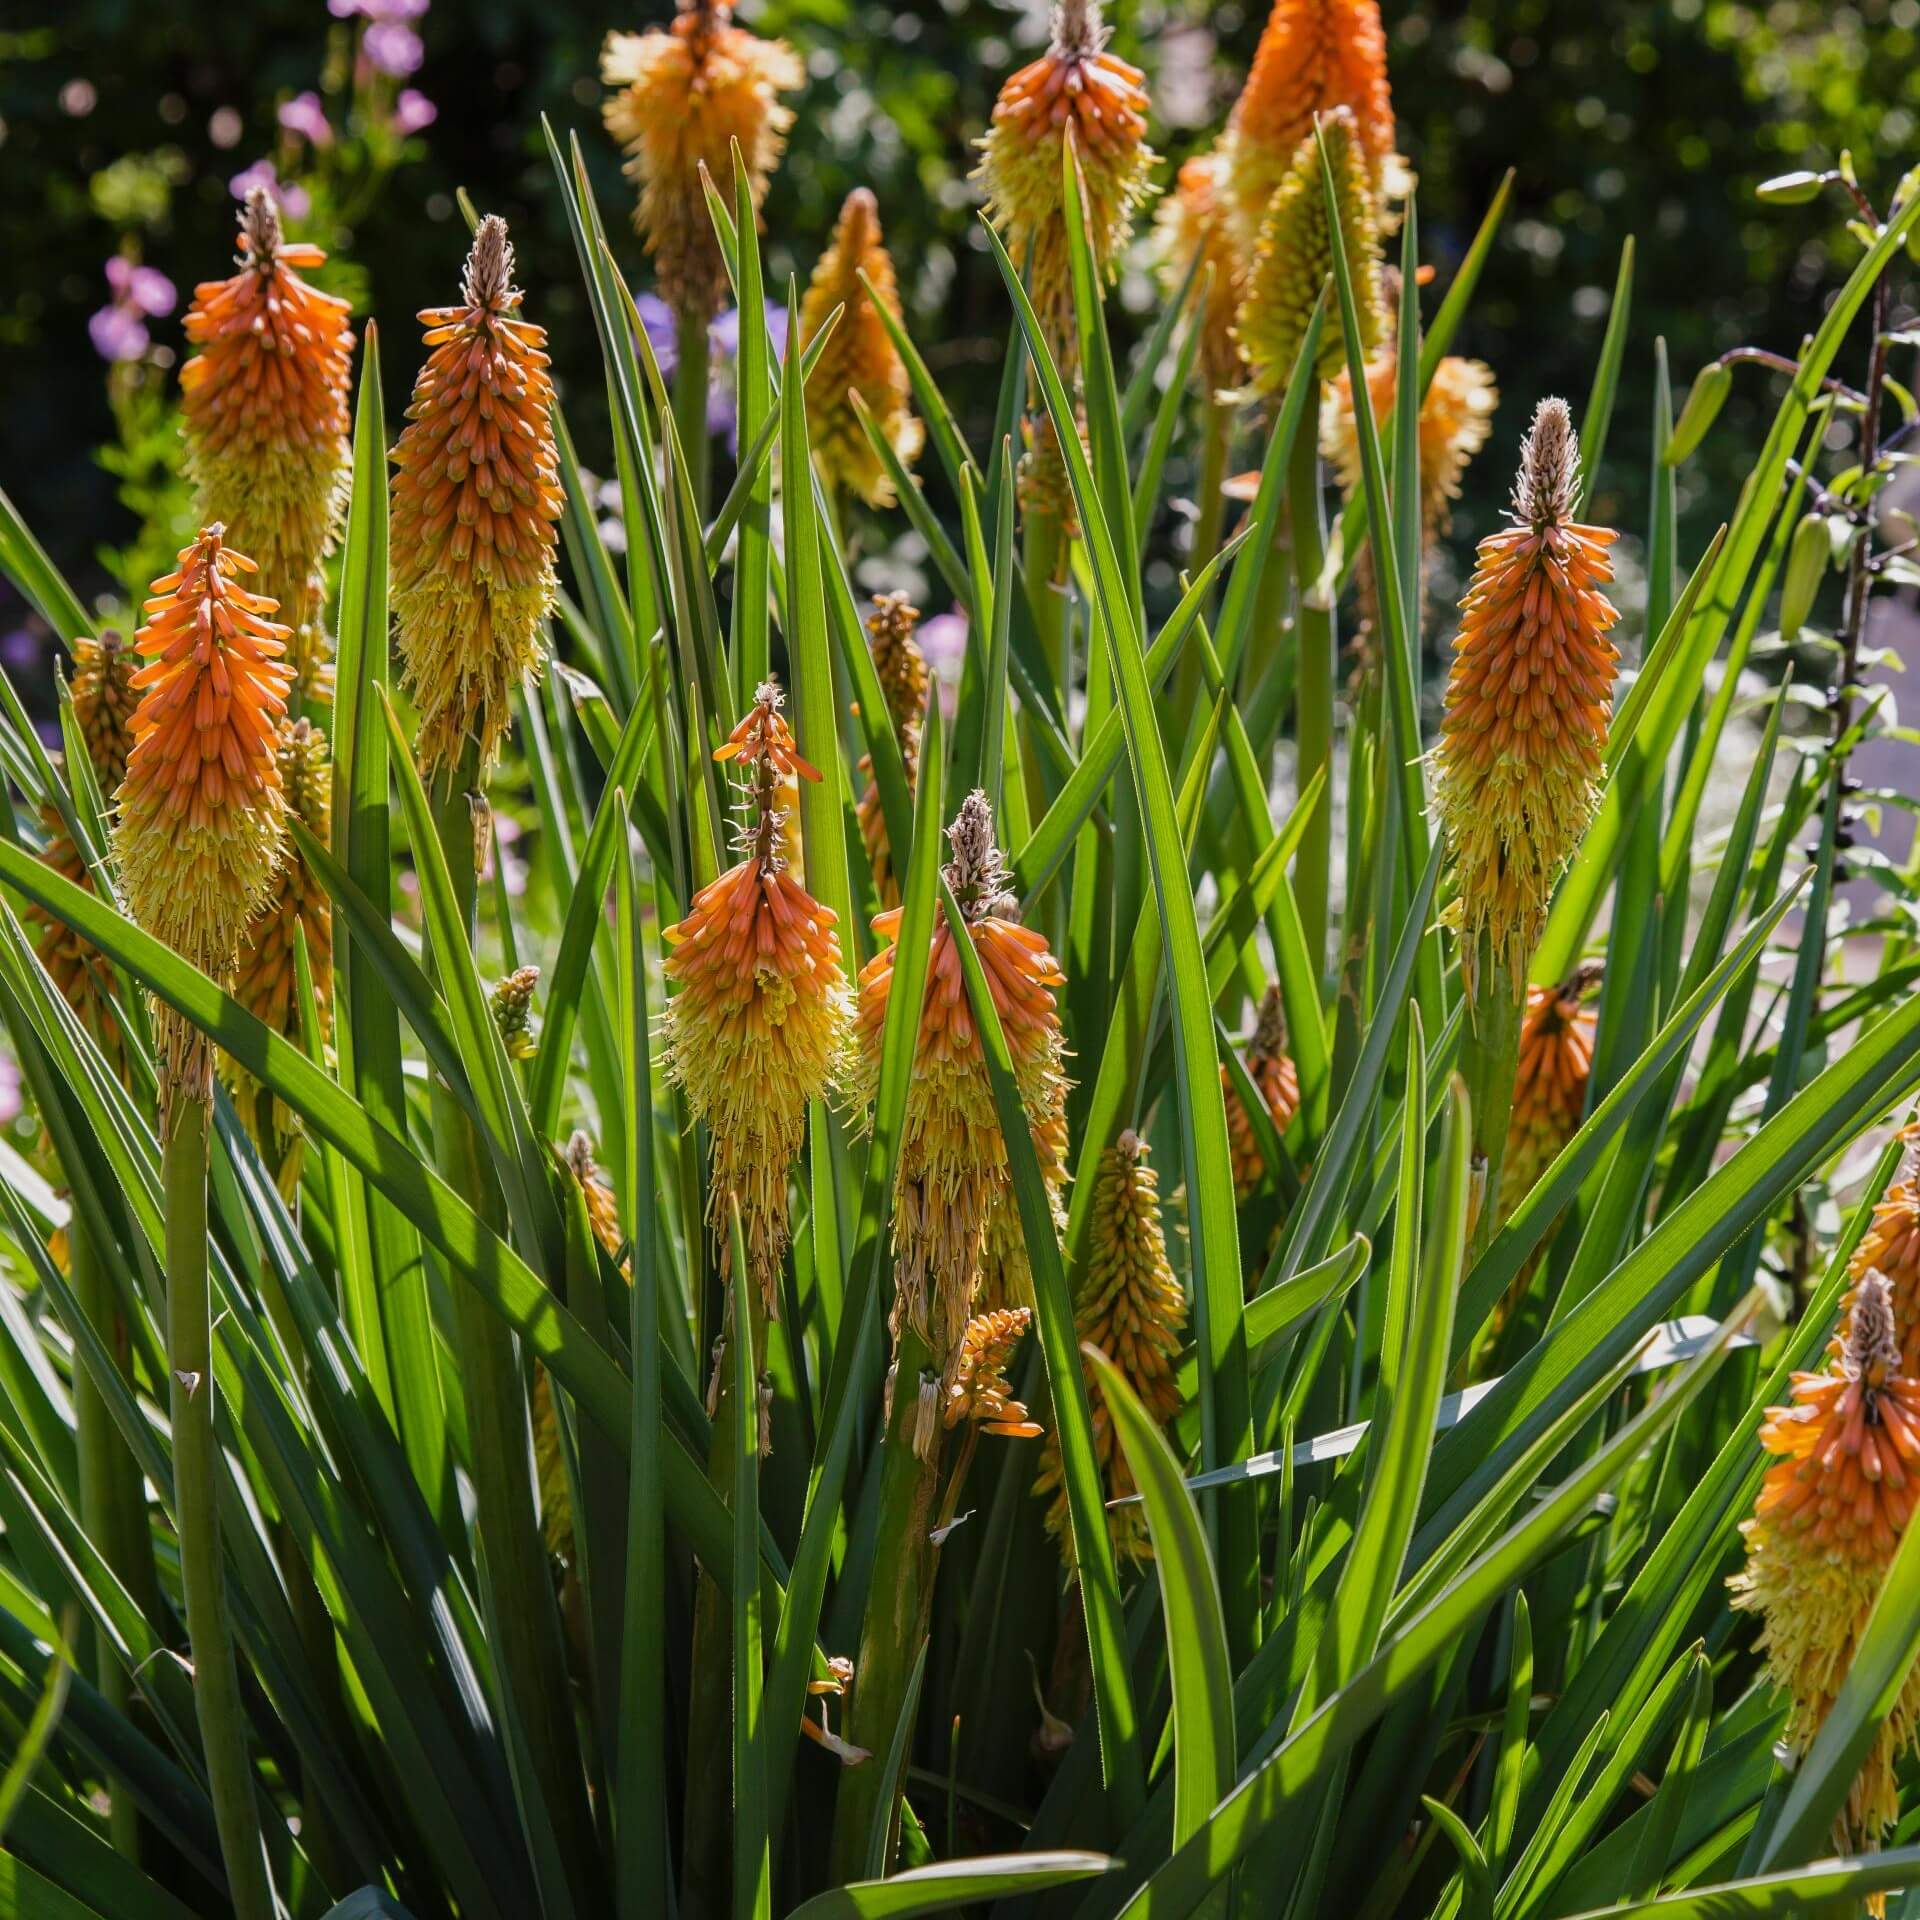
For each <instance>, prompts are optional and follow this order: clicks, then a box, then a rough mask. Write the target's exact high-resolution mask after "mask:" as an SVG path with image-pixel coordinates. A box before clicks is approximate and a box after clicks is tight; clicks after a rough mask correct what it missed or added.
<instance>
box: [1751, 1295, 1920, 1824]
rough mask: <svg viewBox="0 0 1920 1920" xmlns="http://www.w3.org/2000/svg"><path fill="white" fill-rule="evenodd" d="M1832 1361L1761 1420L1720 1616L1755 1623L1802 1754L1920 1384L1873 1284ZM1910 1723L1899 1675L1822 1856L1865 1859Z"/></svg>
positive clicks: (1913, 1714)
mask: <svg viewBox="0 0 1920 1920" xmlns="http://www.w3.org/2000/svg"><path fill="white" fill-rule="evenodd" d="M1838 1345H1839V1351H1838V1354H1837V1356H1836V1357H1835V1359H1834V1361H1833V1363H1832V1365H1831V1366H1830V1367H1829V1368H1828V1369H1826V1370H1823V1371H1821V1372H1819V1373H1796V1374H1795V1375H1794V1376H1793V1400H1792V1404H1791V1405H1790V1406H1785V1407H1772V1408H1769V1409H1768V1414H1767V1423H1766V1425H1765V1426H1763V1427H1762V1428H1761V1429H1760V1444H1761V1445H1762V1446H1763V1447H1764V1448H1765V1449H1766V1451H1767V1452H1768V1453H1770V1454H1772V1455H1774V1456H1775V1464H1774V1465H1773V1466H1771V1467H1769V1468H1768V1470H1767V1474H1766V1477H1765V1479H1763V1480H1762V1481H1761V1483H1760V1495H1759V1499H1758V1500H1757V1501H1756V1503H1755V1506H1754V1511H1753V1517H1752V1518H1751V1519H1749V1520H1747V1521H1745V1522H1743V1523H1742V1526H1741V1532H1742V1533H1743V1534H1744V1535H1745V1536H1746V1543H1747V1559H1746V1565H1745V1567H1744V1568H1743V1569H1742V1570H1741V1571H1740V1572H1739V1573H1738V1574H1736V1575H1735V1576H1734V1577H1733V1579H1732V1580H1731V1581H1730V1582H1729V1585H1730V1586H1731V1587H1732V1589H1733V1604H1734V1605H1735V1606H1736V1607H1739V1608H1742V1609H1744V1610H1746V1611H1748V1612H1751V1613H1757V1614H1759V1615H1760V1617H1761V1622H1762V1626H1761V1633H1760V1641H1759V1644H1760V1649H1761V1651H1762V1652H1763V1653H1764V1654H1765V1655H1766V1661H1767V1669H1768V1672H1769V1674H1770V1675H1771V1677H1772V1679H1773V1683H1774V1685H1775V1686H1777V1687H1779V1688H1780V1689H1781V1691H1782V1692H1784V1693H1785V1694H1786V1695H1787V1697H1788V1701H1789V1710H1788V1715H1787V1730H1786V1739H1787V1744H1788V1746H1789V1747H1791V1748H1792V1750H1793V1751H1794V1752H1795V1753H1796V1754H1803V1753H1805V1752H1806V1751H1807V1749H1808V1748H1809V1747H1810V1746H1812V1744H1813V1741H1814V1739H1815V1736H1816V1735H1817V1734H1818V1733H1819V1731H1820V1728H1821V1726H1822V1724H1823V1723H1824V1722H1825V1720H1826V1717H1827V1715H1828V1714H1829V1713H1830V1712H1831V1711H1832V1708H1833V1703H1834V1699H1835V1697H1836V1695H1837V1694H1838V1693H1839V1690H1840V1686H1841V1683H1842V1682H1843V1681H1844V1680H1845V1678H1846V1675H1847V1670H1848V1668H1849V1667H1850V1666H1851V1665H1852V1662H1853V1656H1854V1652H1855V1650H1856V1648H1857V1647H1858V1645H1859V1641H1860V1635H1861V1632H1862V1630H1863V1629H1864V1628H1865V1626H1866V1622H1867V1616H1868V1614H1869V1613H1870V1612H1871V1611H1872V1609H1873V1604H1874V1601H1875V1599H1876V1598H1877V1597H1878V1595H1879V1592H1880V1587H1881V1583H1882V1582H1883V1581H1884V1579H1885V1578H1886V1571H1887V1566H1888V1563H1889V1562H1890V1561H1891V1560H1892V1558H1893V1554H1894V1549H1895V1548H1896V1547H1897V1546H1898V1545H1899V1543H1900V1536H1901V1534H1902V1533H1903V1532H1904V1531H1905V1529H1906V1526H1907V1523H1908V1521H1909V1520H1910V1519H1911V1518H1912V1515H1913V1507H1914V1500H1915V1495H1916V1491H1917V1490H1920V1380H1915V1379H1914V1378H1912V1377H1911V1376H1910V1375H1908V1374H1905V1373H1903V1372H1902V1371H1901V1369H1900V1351H1899V1345H1898V1342H1897V1340H1896V1338H1895V1335H1894V1326H1893V1307H1892V1302H1891V1300H1890V1299H1889V1297H1888V1290H1887V1283H1886V1281H1885V1279H1884V1277H1883V1276H1882V1275H1880V1274H1879V1273H1878V1272H1877V1271H1875V1270H1873V1269H1871V1268H1870V1269H1868V1270H1867V1271H1866V1272H1865V1273H1863V1274H1862V1275H1861V1277H1860V1279H1859V1280H1858V1281H1857V1282H1856V1284H1855V1286H1854V1290H1853V1304H1852V1306H1851V1308H1850V1309H1849V1311H1848V1314H1847V1319H1846V1325H1845V1330H1844V1332H1843V1334H1842V1336H1841V1339H1840V1341H1839V1343H1838ZM1916 1725H1920V1672H1917V1673H1909V1674H1908V1676H1907V1679H1906V1682H1905V1684H1904V1685H1903V1687H1902V1688H1901V1691H1900V1693H1899V1695H1898V1696H1897V1697H1896V1699H1895V1700H1894V1703H1893V1707H1892V1711H1891V1712H1890V1713H1889V1714H1888V1715H1887V1717H1886V1719H1885V1720H1884V1721H1883V1722H1882V1723H1881V1726H1880V1730H1879V1732H1878V1733H1877V1734H1876V1735H1875V1737H1874V1742H1873V1745H1872V1746H1871V1747H1870V1748H1869V1749H1868V1752H1867V1755H1866V1758H1865V1760H1864V1761H1863V1762H1862V1764H1861V1768H1860V1772H1859V1774H1858V1775H1857V1776H1856V1777H1855V1779H1854V1782H1853V1786H1852V1788H1851V1789H1850V1791H1849V1793H1848V1795H1847V1801H1846V1804H1845V1806H1844V1807H1843V1808H1842V1809H1841V1812H1840V1814H1839V1816H1838V1817H1837V1819H1836V1820H1835V1822H1834V1844H1835V1848H1836V1851H1838V1852H1841V1853H1854V1852H1858V1851H1862V1850H1871V1849H1874V1848H1877V1847H1878V1846H1879V1844H1880V1841H1881V1839H1882V1837H1883V1836H1884V1834H1885V1833H1886V1831H1887V1830H1888V1829H1889V1828H1890V1827H1891V1826H1892V1825H1893V1823H1894V1821H1895V1820H1896V1818H1897V1817H1898V1815H1899V1811H1900V1803H1899V1795H1898V1792H1897V1790H1896V1788H1895V1784H1894V1767H1895V1764H1896V1762H1897V1761H1898V1759H1899V1757H1900V1756H1901V1754H1903V1753H1904V1752H1906V1751H1907V1750H1909V1749H1910V1748H1911V1747H1912V1746H1913V1744H1914V1734H1915V1729H1916Z"/></svg>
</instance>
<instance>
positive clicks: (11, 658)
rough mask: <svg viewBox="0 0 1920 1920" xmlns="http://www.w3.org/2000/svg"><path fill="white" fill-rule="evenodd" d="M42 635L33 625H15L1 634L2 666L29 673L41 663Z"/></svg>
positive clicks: (0, 652) (14, 671) (0, 658)
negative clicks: (36, 631) (8, 631)
mask: <svg viewBox="0 0 1920 1920" xmlns="http://www.w3.org/2000/svg"><path fill="white" fill-rule="evenodd" d="M40 653H41V644H40V636H39V635H38V634H37V633H35V632H34V630H33V629H32V628H31V627H15V628H14V629H13V630H12V631H11V632H10V633H5V634H0V666H5V667H6V668H7V669H8V670H9V671H10V672H13V673H27V672H30V671H31V670H32V669H33V668H35V667H37V666H38V665H39V664H40Z"/></svg>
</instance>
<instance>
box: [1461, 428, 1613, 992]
mask: <svg viewBox="0 0 1920 1920" xmlns="http://www.w3.org/2000/svg"><path fill="white" fill-rule="evenodd" d="M1579 458H1580V456H1579V446H1578V443H1577V442H1576V440H1575V437H1574V431H1573V419H1572V416H1571V415H1570V414H1569V413H1568V411H1567V403H1566V402H1565V401H1564V400H1543V401H1541V403H1540V405H1539V408H1538V410H1537V411H1536V412H1535V414H1534V416H1533V425H1532V427H1531V428H1530V429H1529V430H1528V433H1527V439H1526V445H1525V447H1524V448H1523V449H1522V451H1521V456H1520V474H1519V478H1518V480H1517V481H1516V482H1515V485H1514V490H1513V515H1512V517H1513V522H1514V524H1513V525H1512V526H1511V527H1509V528H1507V529H1506V531H1504V532H1502V533H1495V534H1489V535H1488V537H1487V538H1486V539H1484V540H1482V541H1481V542H1480V548H1479V560H1478V563H1477V564H1476V566H1475V568H1474V573H1473V581H1472V584H1471V585H1470V586H1469V587H1468V589H1467V597H1466V598H1465V600H1463V601H1462V602H1461V608H1462V617H1461V622H1460V633H1459V636H1458V638H1457V639H1456V640H1455V641H1454V659H1453V669H1452V672H1451V673H1450V675H1449V676H1448V680H1447V703H1446V714H1445V717H1444V719H1443V720H1442V722H1441V739H1440V745H1439V748H1438V749H1437V751H1436V754H1435V762H1436V779H1435V796H1434V797H1435V804H1436V806H1437V807H1438V809H1439V813H1440V818H1441V821H1442V824H1443V825H1444V827H1445V829H1446V835H1447V840H1448V845H1449V849H1450V854H1451V858H1452V862H1453V872H1454V879H1455V884H1456V886H1457V889H1458V892H1457V896H1456V898H1455V899H1454V901H1453V903H1452V904H1451V906H1450V907H1449V908H1448V910H1447V921H1448V924H1449V925H1451V926H1452V927H1453V928H1454V929H1455V931H1456V932H1457V933H1458V934H1459V935H1460V936H1461V939H1462V942H1463V945H1462V956H1463V964H1464V966H1465V967H1466V969H1467V983H1468V990H1469V993H1470V994H1474V995H1477V994H1478V993H1479V992H1480V991H1481V990H1482V983H1481V982H1480V980H1479V973H1480V970H1481V967H1482V965H1483V963H1484V964H1491V965H1493V966H1495V967H1497V968H1498V969H1499V970H1500V971H1501V972H1502V973H1503V974H1504V976H1505V982H1506V984H1505V987H1504V991H1505V992H1506V993H1507V994H1508V996H1509V997H1510V998H1511V999H1512V1000H1513V1001H1514V1002H1515V1003H1516V1004H1517V1003H1518V1001H1519V999H1520V996H1521V993H1522V991H1523V988H1524V984H1525V981H1526V971H1527V962H1528V960H1529V958H1530V957H1531V956H1532V953H1533V950H1534V948H1535V946H1537V945H1538V944H1539V939H1540V931H1541V928H1542V927H1543V926H1544V925H1545V922H1546V915H1547V905H1548V902H1549V900H1550V899H1551V897H1552V894H1553V886H1554V882H1555V881H1556V880H1557V879H1558V878H1559V875H1560V870H1561V869H1562V868H1563V867H1564V866H1565V865H1566V863H1567V861H1568V860H1569V859H1571V858H1572V856H1573V853H1574V850H1575V849H1576V848H1577V847H1578V846H1579V844H1580V840H1581V837H1582V836H1583V835H1584V834H1585V832H1586V830H1587V827H1588V825H1589V823H1590V822H1591V821H1592V818H1593V812H1594V808H1595V806H1596V805H1597V803H1598V799H1599V779H1600V769H1601V755H1602V752H1603V750H1604V748H1605V746H1606V739H1607V724H1608V719H1609V715H1610V711H1611V699H1612V693H1613V676H1614V669H1615V668H1616V667H1617V666H1618V664H1619V660H1620V656H1619V654H1618V652H1617V651H1616V650H1615V649H1614V647H1613V644H1612V642H1611V641H1609V640H1608V638H1607V634H1608V631H1609V630H1610V629H1611V627H1612V626H1613V624H1614V622H1615V621H1616V620H1617V619H1618V618H1619V615H1618V614H1617V613H1616V612H1615V611H1614V608H1613V606H1612V603H1611V602H1610V601H1609V600H1608V599H1607V597H1606V595H1605V594H1604V593H1603V592H1602V591H1601V589H1602V588H1603V587H1604V586H1605V585H1606V584H1607V582H1608V581H1610V580H1611V579H1612V578H1613V567H1612V563H1611V561H1610V560H1609V558H1608V555H1607V549H1608V548H1609V547H1611V546H1612V545H1613V542H1614V538H1615V536H1614V534H1613V532H1612V531H1611V530H1610V529H1608V528H1604V527H1589V526H1582V525H1580V524H1578V523H1577V522H1576V521H1575V520H1574V518H1573V502H1574V493H1575V488H1576V483H1577V475H1578V471H1579ZM1483 946H1484V947H1485V949H1486V952H1485V956H1484V962H1483V955H1482V953H1481V951H1480V950H1481V948H1482V947H1483Z"/></svg>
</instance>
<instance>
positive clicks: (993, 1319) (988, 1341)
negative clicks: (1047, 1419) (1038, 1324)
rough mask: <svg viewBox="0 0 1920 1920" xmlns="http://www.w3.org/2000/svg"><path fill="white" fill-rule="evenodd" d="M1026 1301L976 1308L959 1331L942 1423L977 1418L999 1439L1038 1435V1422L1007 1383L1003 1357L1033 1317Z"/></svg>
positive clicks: (1010, 1353) (1008, 1357) (1009, 1355)
mask: <svg viewBox="0 0 1920 1920" xmlns="http://www.w3.org/2000/svg"><path fill="white" fill-rule="evenodd" d="M1032 1319H1033V1314H1032V1312H1031V1310H1030V1309H1028V1308H1026V1307H1002V1308H999V1309H997V1310H996V1311H994V1312H992V1313H976V1314H975V1315H974V1316H973V1318H972V1319H971V1320H969V1321H968V1322H967V1325H966V1330H965V1332H964V1333H962V1335H961V1336H960V1358H959V1359H958V1360H957V1361H956V1362H955V1363H954V1369H953V1380H952V1383H951V1384H950V1385H949V1386H948V1388H947V1408H946V1414H945V1423H946V1425H948V1426H949V1427H957V1426H958V1425H959V1424H960V1422H961V1421H963V1420H974V1421H978V1422H979V1424H980V1427H981V1429H982V1431H983V1432H986V1433H992V1434H997V1435H999V1436H1000V1438H1001V1439H1003V1440H1032V1439H1036V1438H1037V1437H1038V1436H1039V1434H1040V1432H1041V1427H1040V1424H1039V1422H1038V1421H1036V1420H1034V1419H1033V1418H1032V1417H1031V1416H1030V1415H1029V1414H1028V1412H1027V1409H1026V1407H1025V1405H1024V1404H1023V1403H1022V1402H1020V1401H1018V1400H1016V1399H1015V1398H1014V1397H1013V1394H1012V1392H1011V1390H1010V1389H1009V1388H1008V1386H1007V1362H1008V1361H1009V1360H1011V1359H1012V1358H1013V1350H1014V1348H1015V1347H1017V1346H1018V1345H1019V1344H1020V1337H1021V1335H1022V1334H1024V1333H1025V1332H1026V1330H1027V1328H1028V1326H1029V1324H1030V1323H1031V1322H1032Z"/></svg>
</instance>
